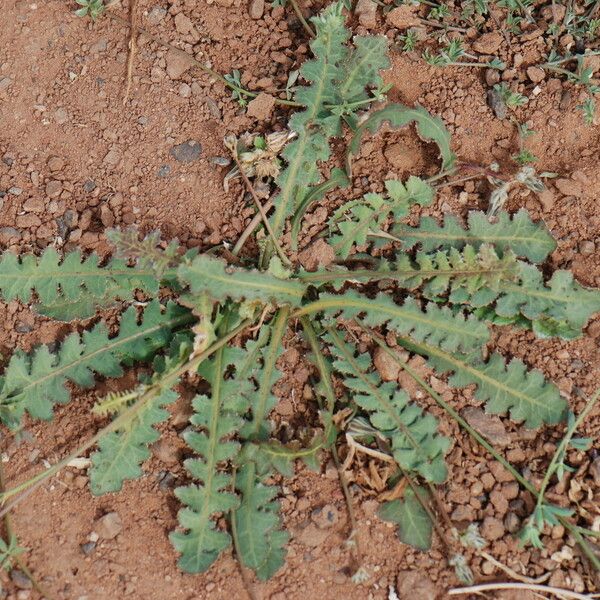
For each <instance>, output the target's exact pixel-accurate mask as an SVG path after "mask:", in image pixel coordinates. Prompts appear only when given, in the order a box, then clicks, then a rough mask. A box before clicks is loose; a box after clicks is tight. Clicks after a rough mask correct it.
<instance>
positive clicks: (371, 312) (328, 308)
mask: <svg viewBox="0 0 600 600" xmlns="http://www.w3.org/2000/svg"><path fill="white" fill-rule="evenodd" d="M320 311H325V312H326V313H328V314H331V315H335V314H340V315H341V316H342V317H344V318H345V319H358V318H360V320H361V321H362V322H363V323H364V324H365V325H367V326H369V327H377V326H380V325H384V324H386V325H387V327H388V328H389V329H391V330H393V331H395V332H397V333H400V334H408V335H410V337H411V338H413V339H415V340H416V341H428V342H429V343H431V344H435V345H438V346H440V347H441V348H444V349H445V350H448V351H451V352H452V351H457V350H460V351H470V350H473V349H475V348H479V347H481V345H483V344H485V343H486V341H487V340H488V337H489V332H488V329H487V327H486V325H485V324H484V323H482V322H481V321H478V320H477V319H476V318H475V317H473V316H469V317H464V316H463V315H461V314H454V313H452V312H451V311H450V309H449V308H440V307H439V306H436V305H435V304H434V303H432V302H430V303H429V304H426V305H425V307H424V308H421V306H420V304H419V303H418V302H417V301H416V300H414V299H412V298H407V299H406V300H405V301H404V304H402V305H398V304H396V303H395V302H394V301H393V300H392V299H391V298H390V297H389V296H387V295H386V294H379V295H378V296H376V297H375V298H368V297H366V296H363V295H361V294H359V293H358V292H356V291H354V290H347V291H346V292H345V293H344V294H341V295H335V294H321V297H320V298H319V300H316V301H314V302H311V303H309V304H307V305H305V306H303V307H302V308H301V309H299V310H298V311H297V312H296V313H295V314H296V315H297V316H301V315H303V314H314V313H317V312H320ZM360 315H364V316H362V317H360Z"/></svg>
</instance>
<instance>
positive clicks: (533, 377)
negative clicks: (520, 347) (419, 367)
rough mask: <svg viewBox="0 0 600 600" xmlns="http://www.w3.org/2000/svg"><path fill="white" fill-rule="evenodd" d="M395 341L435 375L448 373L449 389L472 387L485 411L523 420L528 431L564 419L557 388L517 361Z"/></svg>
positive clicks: (411, 342)
mask: <svg viewBox="0 0 600 600" xmlns="http://www.w3.org/2000/svg"><path fill="white" fill-rule="evenodd" d="M398 341H399V343H400V344H401V345H402V346H404V347H405V348H407V349H408V350H411V351H412V352H417V353H419V354H421V355H423V356H427V357H428V360H429V363H430V364H431V366H432V367H433V368H434V369H436V370H437V371H438V372H440V373H445V372H452V373H453V375H452V376H451V377H450V378H449V380H448V383H449V384H450V385H451V386H453V387H466V386H468V385H471V384H475V385H476V386H477V389H476V391H475V397H476V398H477V399H478V400H481V401H483V402H485V403H486V406H485V408H486V411H487V412H490V413H493V414H501V415H504V414H506V413H510V416H511V419H513V420H514V421H519V422H520V421H523V422H524V424H525V426H526V427H529V428H531V429H535V428H537V427H539V426H540V425H542V424H544V423H547V424H554V423H558V422H559V421H561V420H562V419H563V418H564V417H565V412H566V409H567V403H566V402H565V400H564V399H563V398H561V396H560V393H559V391H558V388H557V387H556V386H555V385H554V384H553V383H550V382H548V381H546V380H545V379H544V376H543V374H542V373H541V372H540V371H537V370H532V371H528V370H527V367H526V366H525V364H524V363H523V362H522V361H521V360H519V359H513V360H512V361H510V362H509V363H508V364H506V363H505V360H504V358H503V357H502V356H500V355H499V354H492V355H491V356H490V358H489V360H488V361H487V362H484V361H483V360H482V359H481V356H480V355H478V354H477V353H473V354H472V355H467V356H461V355H459V354H452V353H450V352H445V351H443V350H440V349H439V348H436V347H434V346H433V345H431V344H426V343H422V342H420V343H415V342H413V341H412V340H410V339H408V338H405V337H402V338H399V340H398Z"/></svg>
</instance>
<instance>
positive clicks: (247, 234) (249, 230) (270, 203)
mask: <svg viewBox="0 0 600 600" xmlns="http://www.w3.org/2000/svg"><path fill="white" fill-rule="evenodd" d="M272 208H273V200H269V201H267V202H265V203H264V204H263V210H264V212H265V214H267V213H268V212H269V211H270V210H271V209H272ZM261 220H262V215H261V214H260V213H257V214H255V215H254V217H253V218H252V220H251V221H250V223H248V226H247V227H246V229H244V231H243V233H242V235H240V237H239V239H238V241H237V242H236V243H235V246H234V247H233V250H232V251H231V253H232V254H233V255H234V256H237V255H238V254H239V253H240V252H241V250H242V248H243V247H244V244H245V243H246V240H247V239H248V238H249V237H250V236H251V235H252V233H253V231H254V230H255V229H256V228H257V227H258V224H259V223H260V222H261Z"/></svg>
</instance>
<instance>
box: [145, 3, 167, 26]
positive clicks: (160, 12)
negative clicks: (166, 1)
mask: <svg viewBox="0 0 600 600" xmlns="http://www.w3.org/2000/svg"><path fill="white" fill-rule="evenodd" d="M166 16H167V9H166V8H163V7H162V6H154V7H153V8H152V10H151V11H150V12H149V13H148V17H147V19H148V23H150V25H158V24H159V23H160V22H161V21H162V20H163V19H164V18H165V17H166Z"/></svg>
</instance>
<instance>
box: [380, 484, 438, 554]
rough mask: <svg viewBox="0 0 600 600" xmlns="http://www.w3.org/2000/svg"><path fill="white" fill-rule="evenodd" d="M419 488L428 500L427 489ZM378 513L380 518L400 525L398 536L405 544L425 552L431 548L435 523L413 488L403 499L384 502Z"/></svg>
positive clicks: (423, 497) (425, 499)
mask: <svg viewBox="0 0 600 600" xmlns="http://www.w3.org/2000/svg"><path fill="white" fill-rule="evenodd" d="M417 490H418V492H417V493H418V494H419V495H420V496H421V498H422V499H423V501H424V502H426V501H427V492H426V491H425V489H423V488H417ZM377 514H378V516H379V518H380V519H383V520H384V521H390V522H391V523H395V524H396V525H398V537H399V538H400V540H401V541H402V542H404V543H405V544H409V545H410V546H413V547H414V548H416V549H417V550H423V551H424V552H425V551H426V550H429V548H431V538H432V535H433V523H432V522H431V519H430V518H429V515H428V514H427V511H426V510H425V509H424V508H423V506H422V504H421V502H419V500H418V498H417V496H416V494H415V492H414V491H413V490H412V489H410V488H409V489H407V490H406V492H405V493H404V498H403V499H402V500H392V501H391V502H385V503H384V504H382V505H381V507H380V508H379V511H378V513H377Z"/></svg>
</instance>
